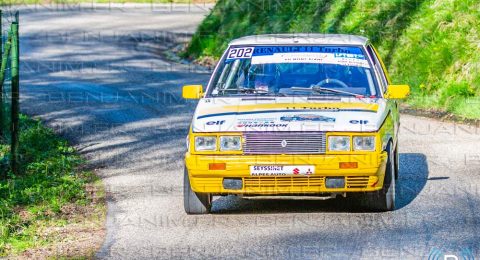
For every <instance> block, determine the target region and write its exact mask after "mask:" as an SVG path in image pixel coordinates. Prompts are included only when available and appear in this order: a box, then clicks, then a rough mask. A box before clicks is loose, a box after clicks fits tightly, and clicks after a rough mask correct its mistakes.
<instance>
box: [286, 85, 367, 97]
mask: <svg viewBox="0 0 480 260" xmlns="http://www.w3.org/2000/svg"><path fill="white" fill-rule="evenodd" d="M290 90H293V91H295V90H297V91H313V92H317V93H322V92H332V93H337V94H345V95H350V96H355V97H363V95H359V94H356V93H352V92H348V91H342V90H338V89H332V88H324V87H320V86H316V85H312V87H310V88H303V87H291V88H290Z"/></svg>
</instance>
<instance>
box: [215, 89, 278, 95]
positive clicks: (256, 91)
mask: <svg viewBox="0 0 480 260" xmlns="http://www.w3.org/2000/svg"><path fill="white" fill-rule="evenodd" d="M230 91H236V92H238V93H242V94H244V93H249V92H251V93H254V94H268V93H269V92H268V91H267V90H262V89H254V88H239V89H235V88H227V89H220V90H219V91H218V92H223V93H225V92H230Z"/></svg>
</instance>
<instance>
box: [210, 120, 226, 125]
mask: <svg viewBox="0 0 480 260" xmlns="http://www.w3.org/2000/svg"><path fill="white" fill-rule="evenodd" d="M223 123H225V120H217V121H209V122H207V123H205V124H206V125H223Z"/></svg>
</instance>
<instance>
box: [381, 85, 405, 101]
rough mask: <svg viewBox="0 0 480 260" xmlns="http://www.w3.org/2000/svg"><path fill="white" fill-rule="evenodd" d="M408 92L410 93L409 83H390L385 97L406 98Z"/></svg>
mask: <svg viewBox="0 0 480 260" xmlns="http://www.w3.org/2000/svg"><path fill="white" fill-rule="evenodd" d="M408 94H410V87H409V86H408V85H388V89H387V93H385V98H389V99H404V98H406V97H407V96H408Z"/></svg>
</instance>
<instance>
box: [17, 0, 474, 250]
mask: <svg viewBox="0 0 480 260" xmlns="http://www.w3.org/2000/svg"><path fill="white" fill-rule="evenodd" d="M92 7H93V8H92ZM207 12H208V8H204V7H198V6H197V7H192V6H191V7H185V6H183V7H179V6H171V5H170V6H160V5H156V6H152V5H147V6H138V5H136V6H130V7H126V6H124V5H119V6H102V7H99V6H98V5H96V6H78V5H75V6H68V7H65V6H63V7H62V6H57V7H53V8H52V7H47V8H46V7H38V6H37V7H35V8H33V7H29V8H23V9H22V16H21V27H20V29H21V57H22V68H21V84H22V93H21V94H22V100H21V106H22V111H23V112H24V113H27V114H30V115H35V116H37V117H39V118H41V119H43V120H44V121H45V122H46V123H47V124H48V125H49V126H51V127H53V128H54V129H55V130H56V131H58V132H59V133H61V134H62V135H64V136H65V137H67V138H68V139H69V140H70V141H71V142H72V143H73V144H74V145H75V146H76V147H77V149H78V150H79V151H80V152H81V153H82V154H83V155H84V156H85V157H86V158H88V159H89V160H90V162H91V163H90V166H91V167H92V168H94V169H98V171H97V172H98V173H99V174H100V176H101V177H102V178H103V180H104V182H105V185H106V189H107V191H108V216H107V223H106V227H107V237H106V241H105V243H104V244H103V246H102V248H101V250H100V251H99V252H98V253H97V256H98V257H99V258H111V259H117V258H123V259H133V258H134V259H147V258H148V259H150V258H158V259H167V258H168V259H170V258H222V259H223V258H235V259H237V258H258V259H267V258H269V259H270V258H280V259H286V258H302V259H305V258H306V259H310V258H327V257H328V258H338V259H347V258H348V259H350V258H354V259H359V258H368V259H375V258H378V259H380V258H382V259H383V258H407V259H410V258H411V259H418V258H427V257H428V256H429V255H432V256H438V257H439V258H438V259H443V255H448V254H451V255H457V256H459V259H461V258H460V256H461V255H462V254H464V255H472V256H473V255H474V256H476V257H477V258H478V257H479V256H480V234H479V231H480V225H479V224H480V149H479V146H480V128H474V127H468V126H464V125H458V124H452V123H443V122H438V121H435V120H431V119H425V118H419V117H413V116H407V115H403V117H402V120H401V121H402V127H401V135H400V153H401V155H400V162H401V166H400V178H399V180H398V182H397V189H396V190H397V205H398V209H397V210H395V211H393V212H388V213H368V212H362V211H361V210H359V209H358V208H356V207H355V206H356V205H353V204H352V202H351V201H349V200H341V199H338V200H329V201H298V200H294V201H288V200H275V201H246V200H245V201H244V200H241V199H238V198H235V197H222V198H217V199H216V200H215V201H214V206H213V212H214V213H213V214H211V215H204V216H187V215H186V214H185V213H184V211H183V197H182V180H183V179H182V178H183V161H182V159H183V153H184V152H185V145H184V139H185V136H186V133H187V128H188V126H189V123H190V119H191V116H192V112H193V110H194V107H195V102H186V101H184V100H182V99H181V98H180V93H181V86H182V85H183V84H186V83H193V84H197V83H198V84H205V83H206V82H207V80H208V77H209V74H208V71H205V70H204V69H202V68H199V67H195V66H190V65H182V64H178V63H172V62H169V61H167V60H165V59H164V58H162V57H163V56H162V52H163V51H164V50H165V49H167V48H168V47H169V46H171V42H174V41H182V40H185V39H186V38H188V37H189V34H190V33H192V32H193V31H194V30H195V27H196V26H197V25H198V23H199V22H200V21H201V19H202V18H203V17H204V15H206V14H207ZM472 105H478V104H472Z"/></svg>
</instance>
